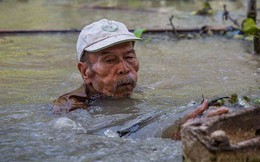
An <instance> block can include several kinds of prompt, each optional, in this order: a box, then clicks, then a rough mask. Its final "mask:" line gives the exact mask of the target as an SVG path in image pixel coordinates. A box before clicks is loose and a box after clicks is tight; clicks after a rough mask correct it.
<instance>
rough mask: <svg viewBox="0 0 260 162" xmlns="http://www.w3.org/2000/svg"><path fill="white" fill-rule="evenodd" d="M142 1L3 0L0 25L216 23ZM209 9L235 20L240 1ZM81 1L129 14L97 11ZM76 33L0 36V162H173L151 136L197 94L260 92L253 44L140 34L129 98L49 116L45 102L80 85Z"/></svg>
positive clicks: (173, 148) (179, 4)
mask: <svg viewBox="0 0 260 162" xmlns="http://www.w3.org/2000/svg"><path fill="white" fill-rule="evenodd" d="M145 2H146V3H144V2H143V1H141V2H140V1H135V3H130V1H124V3H122V1H113V0H112V1H107V2H105V1H73V2H71V1H55V2H52V1H48V0H45V1H29V0H28V1H5V0H2V1H0V19H1V22H0V29H50V28H51V29H70V28H81V27H82V26H84V24H86V23H88V22H91V21H94V20H97V19H100V18H103V17H106V18H111V19H112V18H113V19H116V20H119V21H123V22H126V23H127V24H128V26H129V27H130V28H135V27H147V28H169V25H168V17H169V15H171V14H175V15H176V17H178V18H177V19H176V20H175V21H176V22H175V23H176V24H177V25H179V26H183V27H185V26H186V27H190V26H198V24H199V25H202V24H204V23H210V24H219V23H220V22H221V20H220V19H219V15H218V14H217V16H214V17H210V18H206V19H205V18H203V17H199V16H195V18H194V17H190V16H189V12H190V11H193V10H195V9H196V7H197V6H200V4H199V3H195V1H153V3H152V2H150V1H145ZM214 3H216V6H221V5H222V4H223V3H228V4H231V5H230V6H232V7H230V9H232V10H234V15H235V16H237V17H238V18H242V17H243V16H244V15H243V13H244V12H243V11H244V10H245V9H244V7H245V3H244V2H231V1H221V2H220V1H217V2H214ZM90 5H92V6H100V5H101V6H120V7H129V8H130V9H131V10H128V11H125V12H123V11H122V10H107V9H98V10H96V9H91V8H90V7H89V6H90ZM158 6H160V7H158ZM137 9H138V10H137ZM140 9H142V10H145V11H140ZM94 13H95V14H94ZM118 13H120V14H118ZM89 15H91V16H89ZM221 23H222V22H221ZM77 36H78V33H72V34H34V35H13V36H11V35H9V36H8V35H5V36H0V65H1V67H0V76H1V78H0V83H1V84H0V98H1V101H0V102H1V105H0V120H1V127H0V137H1V138H0V152H1V155H0V159H1V160H0V161H39V160H40V161H173V160H174V161H181V160H182V155H181V154H182V150H181V142H179V141H173V140H170V139H162V138H160V137H161V136H162V132H163V130H164V129H165V128H167V127H168V126H170V125H172V124H173V123H174V122H175V121H176V120H178V119H179V118H180V117H182V116H183V115H184V114H185V113H187V112H188V111H190V110H191V109H192V108H194V107H195V106H196V105H197V104H198V103H199V102H200V101H201V95H202V94H203V95H204V96H205V97H206V98H214V97H219V96H226V95H230V94H232V93H236V94H238V95H240V96H242V95H247V96H249V97H252V98H259V96H260V90H259V83H260V80H259V79H260V78H259V76H260V75H259V73H260V64H259V63H260V60H259V57H256V56H254V55H252V54H251V52H252V42H248V41H243V40H235V39H229V38H225V37H224V36H211V37H200V36H197V37H196V38H194V39H182V40H180V41H177V40H176V39H175V38H172V37H171V35H167V34H162V35H144V41H141V42H139V43H137V44H136V51H137V55H138V58H139V60H140V71H139V80H138V87H137V88H136V90H135V93H134V94H133V96H132V98H131V99H123V100H115V101H111V100H101V101H99V102H95V103H93V106H91V107H90V108H89V111H84V110H77V111H74V112H72V113H70V114H67V115H60V116H56V115H53V114H51V113H50V109H51V101H52V100H53V99H55V98H56V97H58V96H59V95H61V94H63V93H65V92H68V91H70V90H73V89H75V88H76V87H78V86H79V85H80V84H81V78H80V75H79V73H78V71H77V69H76V52H75V43H76V40H77ZM136 123H139V124H138V125H135V124H136ZM133 126H134V127H133ZM135 126H136V127H135ZM129 127H131V128H132V130H131V131H132V134H130V135H129V136H128V135H125V137H124V138H120V137H118V133H117V131H121V132H123V131H124V130H126V129H127V128H129ZM135 129H136V130H138V129H139V130H138V131H135Z"/></svg>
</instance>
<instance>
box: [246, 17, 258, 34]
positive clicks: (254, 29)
mask: <svg viewBox="0 0 260 162" xmlns="http://www.w3.org/2000/svg"><path fill="white" fill-rule="evenodd" d="M242 31H243V32H244V33H245V34H246V35H256V33H258V32H260V28H259V27H258V26H257V25H256V23H255V21H254V20H253V19H252V18H247V19H245V20H243V22H242Z"/></svg>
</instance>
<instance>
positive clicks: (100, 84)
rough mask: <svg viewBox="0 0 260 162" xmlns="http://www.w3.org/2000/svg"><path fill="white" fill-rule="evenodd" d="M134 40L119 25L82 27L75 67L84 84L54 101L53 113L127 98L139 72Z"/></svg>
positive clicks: (104, 21) (121, 25) (126, 30)
mask: <svg viewBox="0 0 260 162" xmlns="http://www.w3.org/2000/svg"><path fill="white" fill-rule="evenodd" d="M137 40H140V38H138V37H136V36H135V35H134V34H133V33H131V32H129V31H128V29H127V27H126V26H125V25H124V24H123V23H121V22H117V21H109V20H106V19H102V20H100V21H97V22H94V23H92V24H90V25H87V26H85V27H84V28H83V29H82V31H81V32H80V34H79V37H78V41H77V56H78V57H77V58H78V64H77V67H78V70H79V72H80V74H81V77H82V79H83V82H84V83H83V85H82V86H80V87H79V88H78V89H76V90H74V91H72V92H69V93H67V94H64V95H62V96H60V97H59V98H58V99H57V100H55V101H54V106H53V110H54V112H56V113H58V112H69V111H72V110H75V109H78V108H83V109H85V108H87V107H88V104H89V103H90V102H91V101H92V100H95V99H97V98H102V97H111V98H123V97H130V96H131V94H132V93H133V90H134V88H135V86H136V82H137V78H138V76H137V72H138V70H139V62H138V59H137V56H136V53H135V50H134V44H135V41H137Z"/></svg>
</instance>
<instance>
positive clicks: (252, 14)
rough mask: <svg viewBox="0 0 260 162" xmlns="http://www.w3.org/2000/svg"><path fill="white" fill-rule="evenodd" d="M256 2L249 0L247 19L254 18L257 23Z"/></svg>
mask: <svg viewBox="0 0 260 162" xmlns="http://www.w3.org/2000/svg"><path fill="white" fill-rule="evenodd" d="M256 15H257V12H256V0H248V4H247V18H252V19H254V21H255V22H256Z"/></svg>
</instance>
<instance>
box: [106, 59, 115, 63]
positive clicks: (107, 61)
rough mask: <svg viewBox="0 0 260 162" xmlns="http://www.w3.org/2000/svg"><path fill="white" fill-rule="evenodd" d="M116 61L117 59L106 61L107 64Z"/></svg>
mask: <svg viewBox="0 0 260 162" xmlns="http://www.w3.org/2000/svg"><path fill="white" fill-rule="evenodd" d="M114 61H115V59H106V60H105V62H106V63H113V62H114Z"/></svg>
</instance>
